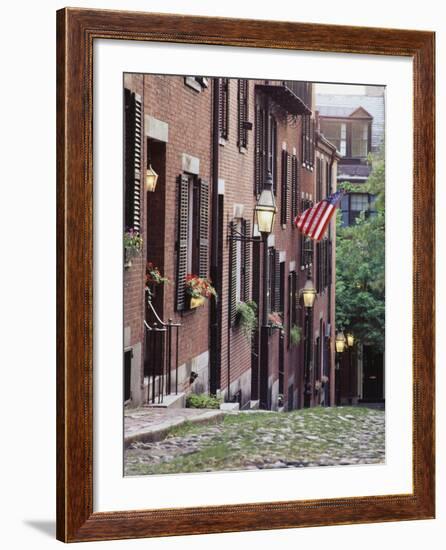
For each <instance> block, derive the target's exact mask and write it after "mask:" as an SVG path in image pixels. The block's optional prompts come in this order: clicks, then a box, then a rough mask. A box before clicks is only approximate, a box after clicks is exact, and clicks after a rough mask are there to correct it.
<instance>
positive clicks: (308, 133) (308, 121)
mask: <svg viewBox="0 0 446 550" xmlns="http://www.w3.org/2000/svg"><path fill="white" fill-rule="evenodd" d="M314 137H315V122H314V119H313V118H311V115H302V165H303V166H305V167H306V168H308V169H312V168H313V165H314Z"/></svg>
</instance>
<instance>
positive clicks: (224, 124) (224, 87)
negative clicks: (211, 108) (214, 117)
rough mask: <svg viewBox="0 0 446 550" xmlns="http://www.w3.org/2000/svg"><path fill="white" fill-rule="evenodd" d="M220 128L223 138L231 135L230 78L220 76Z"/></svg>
mask: <svg viewBox="0 0 446 550" xmlns="http://www.w3.org/2000/svg"><path fill="white" fill-rule="evenodd" d="M218 87H219V94H218V98H219V105H218V128H219V132H220V138H221V139H228V135H229V78H219V79H218Z"/></svg>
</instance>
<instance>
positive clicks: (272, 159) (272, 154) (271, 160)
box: [265, 113, 277, 195]
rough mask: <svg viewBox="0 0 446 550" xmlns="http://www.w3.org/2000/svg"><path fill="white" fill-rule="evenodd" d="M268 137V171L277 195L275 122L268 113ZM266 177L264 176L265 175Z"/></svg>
mask: <svg viewBox="0 0 446 550" xmlns="http://www.w3.org/2000/svg"><path fill="white" fill-rule="evenodd" d="M268 120H269V124H268V126H269V136H268V162H267V166H268V170H269V171H270V172H271V175H272V178H273V190H274V194H275V195H276V194H277V154H276V147H277V122H276V119H275V118H274V116H273V115H272V114H271V113H269V114H268ZM265 176H266V174H265Z"/></svg>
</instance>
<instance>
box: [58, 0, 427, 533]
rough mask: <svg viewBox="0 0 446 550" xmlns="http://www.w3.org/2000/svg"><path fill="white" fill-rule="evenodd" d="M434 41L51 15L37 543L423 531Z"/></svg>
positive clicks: (223, 22)
mask: <svg viewBox="0 0 446 550" xmlns="http://www.w3.org/2000/svg"><path fill="white" fill-rule="evenodd" d="M434 38H435V35H434V33H431V32H421V31H410V30H394V29H377V28H361V27H342V26H331V25H313V24H305V23H288V22H273V21H255V20H237V19H225V18H207V17H191V16H180V15H162V14H151V13H131V12H124V11H122V12H114V11H99V10H90V9H76V8H66V9H63V10H60V11H59V12H58V13H57V48H58V50H57V56H58V57H57V67H58V75H57V82H58V88H57V116H58V121H57V147H58V164H57V177H58V185H57V190H58V191H57V192H58V196H57V201H58V208H57V212H58V218H57V238H58V244H57V257H58V266H57V280H58V287H57V300H58V305H57V315H58V336H57V346H58V347H57V392H58V393H57V437H58V443H57V537H58V538H59V539H60V540H62V541H65V542H74V541H89V540H108V539H125V538H137V537H155V536H167V535H183V534H199V533H216V532H227V531H242V530H245V531H246V530H258V529H278V528H287V527H290V528H291V527H305V526H318V525H336V524H346V523H364V522H380V521H394V520H409V519H428V518H433V517H434V513H435V485H434V480H435V477H434V465H435V454H434V412H433V411H434V378H435V373H434V322H435V318H434V162H435V143H434V105H435V104H434V100H435V97H434V88H435V86H434V84H435V81H434Z"/></svg>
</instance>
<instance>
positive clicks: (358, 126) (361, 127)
mask: <svg viewBox="0 0 446 550" xmlns="http://www.w3.org/2000/svg"><path fill="white" fill-rule="evenodd" d="M367 141H368V124H367V122H363V121H354V122H352V156H353V157H366V156H367V152H368V151H367Z"/></svg>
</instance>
